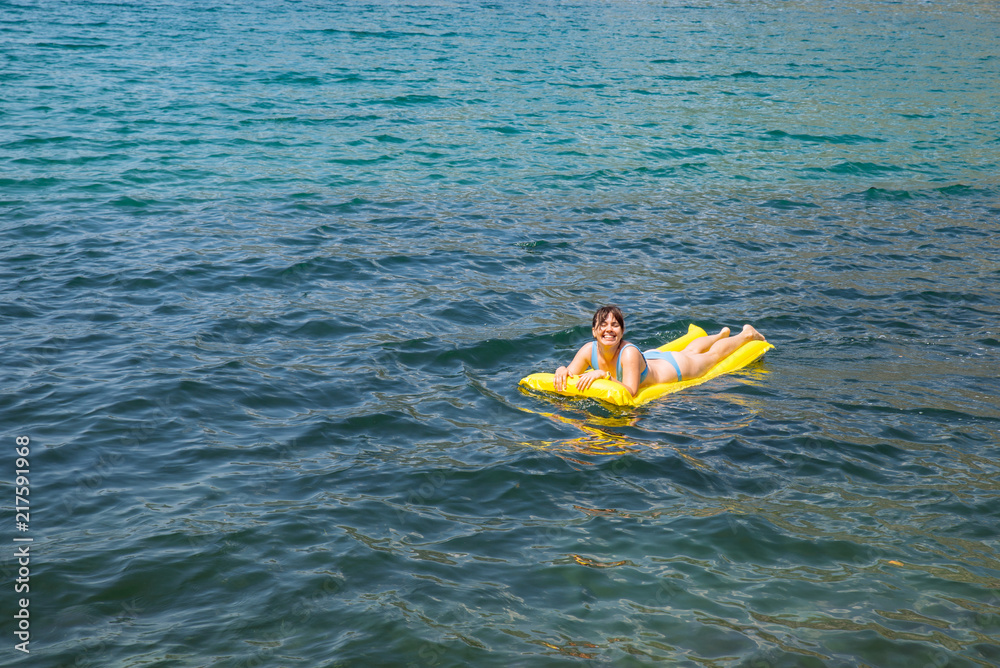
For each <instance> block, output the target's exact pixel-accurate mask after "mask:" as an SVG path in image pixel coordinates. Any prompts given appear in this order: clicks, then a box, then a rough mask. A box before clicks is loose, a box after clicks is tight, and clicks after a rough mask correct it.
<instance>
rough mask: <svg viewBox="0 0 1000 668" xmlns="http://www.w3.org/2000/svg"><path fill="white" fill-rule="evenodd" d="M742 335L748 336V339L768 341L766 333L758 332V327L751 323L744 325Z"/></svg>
mask: <svg viewBox="0 0 1000 668" xmlns="http://www.w3.org/2000/svg"><path fill="white" fill-rule="evenodd" d="M740 334H741V335H743V336H745V337H747V340H748V341H767V339H765V338H764V335H763V334H761V333H760V332H758V331H757V330H756V329H754V328H753V327H751V326H750V325H743V331H742V332H740Z"/></svg>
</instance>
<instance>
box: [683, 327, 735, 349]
mask: <svg viewBox="0 0 1000 668" xmlns="http://www.w3.org/2000/svg"><path fill="white" fill-rule="evenodd" d="M728 336H729V328H728V327H723V328H722V329H720V330H719V333H718V334H713V335H712V336H699V337H698V338H697V339H695V340H694V341H692V342H691V343H689V344H687V345H686V346H685V347H684V352H686V353H703V352H705V351H706V350H708V349H709V348H711V347H712V346H713V345H715V342H716V341H718V340H719V339H724V338H726V337H728Z"/></svg>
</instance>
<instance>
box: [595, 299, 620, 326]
mask: <svg viewBox="0 0 1000 668" xmlns="http://www.w3.org/2000/svg"><path fill="white" fill-rule="evenodd" d="M609 315H613V316H615V320H617V321H618V324H619V325H621V328H622V331H623V332H624V331H625V316H624V315H622V310H621V309H620V308H618V307H617V306H615V305H614V304H608V305H607V306H602V307H601V308H599V309H597V313H595V314H594V323H593V327H594V329H597V326H598V325H599V324H601V323H602V322H604V321H605V320H606V319H607V317H608V316H609Z"/></svg>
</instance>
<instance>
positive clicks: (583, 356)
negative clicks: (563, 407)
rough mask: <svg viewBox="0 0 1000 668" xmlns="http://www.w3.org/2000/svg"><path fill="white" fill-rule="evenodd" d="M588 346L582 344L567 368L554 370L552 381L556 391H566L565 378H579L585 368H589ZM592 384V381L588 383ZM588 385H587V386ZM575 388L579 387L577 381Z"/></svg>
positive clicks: (562, 367)
mask: <svg viewBox="0 0 1000 668" xmlns="http://www.w3.org/2000/svg"><path fill="white" fill-rule="evenodd" d="M590 346H591V344H589V343H587V344H584V345H583V346H582V347H581V348H580V349H579V350H578V351H576V355H574V356H573V361H572V362H570V363H569V366H561V367H559V368H558V369H556V373H555V380H554V381H553V383H554V385H555V388H556V390H560V391H561V390H564V389H566V379H567V378H569V377H570V376H579V375H580V374H581V373H583V372H584V371H585V370H586V369H587V367H589V366H590ZM598 373H600V374H603V373H604V372H603V371H599V372H598ZM588 375H589V374H588ZM598 377H599V376H598ZM592 382H594V381H593V380H591V381H590V383H592ZM590 383H587V384H588V385H589V384H590ZM577 387H580V383H579V381H578V382H577ZM580 389H584V388H580Z"/></svg>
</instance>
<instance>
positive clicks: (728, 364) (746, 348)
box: [520, 325, 774, 406]
mask: <svg viewBox="0 0 1000 668" xmlns="http://www.w3.org/2000/svg"><path fill="white" fill-rule="evenodd" d="M705 335H706V334H705V330H704V329H702V328H701V327H698V326H697V325H689V326H688V333H687V334H685V335H684V336H682V337H680V338H678V339H674V340H673V341H671V342H669V343H665V344H664V345H662V346H660V347H659V348H657V350H671V351H673V350H683V349H684V347H685V346H686V345H687V344H688V343H690V342H691V341H692V340H694V339H696V338H698V337H699V336H705ZM773 347H774V346H773V345H771V344H770V343H767V342H766V341H750V342H749V343H746V344H744V345H742V346H740V347H739V348H738V349H737V350H736V352H734V353H733V354H732V355H730V356H729V357H727V358H725V359H724V360H722V361H721V362H719V363H718V364H716V365H715V366H714V367H712V368H711V369H709V370H708V373H706V374H705V375H704V376H702V377H701V378H694V379H692V380H682V381H680V382H677V383H662V384H660V385H650V386H648V387H644V388H642V389H641V390H639V392H638V393H637V394H636V395H635V396H632V395H631V394H630V393H629V391H628V390H627V389H625V388H624V387H623V386H622V385H620V384H618V383H614V382H612V381H609V380H595V381H594V383H593V384H592V385H591V386H590V387H588V388H587V389H586V390H577V389H576V378H577V377H576V376H570V378H569V380H568V381H567V382H566V389H565V390H563V391H561V392H556V389H555V375H554V374H551V373H533V374H531V375H530V376H525V377H524V378H522V379H521V381H520V385H521V386H523V387H526V388H528V389H531V390H538V391H540V392H556V394H562V395H564V396H567V397H589V398H591V399H600V400H601V401H606V402H608V403H610V404H614V405H616V406H641V405H643V404H645V403H648V402H650V401H652V400H653V399H658V398H659V397H662V396H663V395H665V394H670V393H672V392H677V391H678V390H683V389H686V388H688V387H692V386H694V385H700V384H701V383H704V382H705V381H707V380H711V379H712V378H715V377H716V376H721V375H722V374H724V373H732V372H733V371H737V370H739V369H742V368H743V367H745V366H746V365H748V364H750V363H751V362H754V361H756V360H757V359H759V358H760V357H761V356H762V355H763V354H764V353H766V352H767V351H768V350H770V349H771V348H773Z"/></svg>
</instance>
